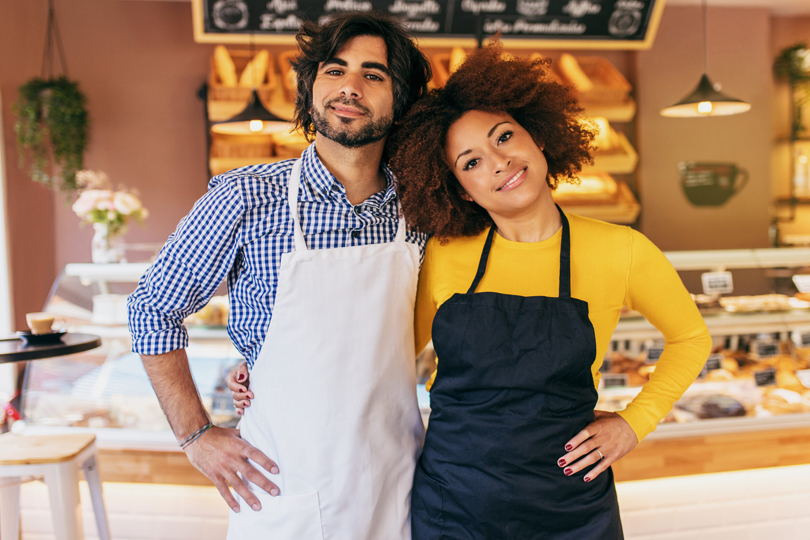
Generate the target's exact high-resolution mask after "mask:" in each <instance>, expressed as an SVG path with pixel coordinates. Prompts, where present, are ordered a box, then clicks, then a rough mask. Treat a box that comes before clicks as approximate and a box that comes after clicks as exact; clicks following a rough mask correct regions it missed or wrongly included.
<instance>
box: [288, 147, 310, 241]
mask: <svg viewBox="0 0 810 540" xmlns="http://www.w3.org/2000/svg"><path fill="white" fill-rule="evenodd" d="M303 163H304V158H298V159H296V160H295V163H294V164H293V168H292V173H291V174H290V181H289V185H288V186H287V204H288V205H289V207H290V214H291V215H292V218H293V236H294V237H295V250H296V251H306V250H307V243H306V241H305V240H304V233H303V232H302V231H301V222H300V220H299V218H298V187H299V186H300V185H301V169H302V167H303Z"/></svg>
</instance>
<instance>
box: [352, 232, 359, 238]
mask: <svg viewBox="0 0 810 540" xmlns="http://www.w3.org/2000/svg"><path fill="white" fill-rule="evenodd" d="M352 238H360V231H352Z"/></svg>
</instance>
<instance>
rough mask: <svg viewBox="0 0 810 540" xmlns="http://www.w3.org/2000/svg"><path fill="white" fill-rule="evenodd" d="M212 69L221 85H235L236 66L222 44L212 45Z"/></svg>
mask: <svg viewBox="0 0 810 540" xmlns="http://www.w3.org/2000/svg"><path fill="white" fill-rule="evenodd" d="M214 71H215V73H216V76H217V78H219V80H220V82H221V83H222V86H236V66H235V65H234V64H233V59H232V58H231V55H230V54H229V53H228V49H226V48H225V47H223V46H222V45H217V46H216V47H214Z"/></svg>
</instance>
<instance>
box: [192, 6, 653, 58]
mask: <svg viewBox="0 0 810 540" xmlns="http://www.w3.org/2000/svg"><path fill="white" fill-rule="evenodd" d="M192 1H193V4H192V5H193V16H194V39H195V41H197V42H199V43H247V42H248V41H249V39H253V41H254V42H255V43H259V44H262V43H264V44H294V43H295V40H294V35H295V33H296V31H297V30H298V28H299V27H300V26H301V24H302V23H303V22H304V21H305V20H310V21H324V20H328V18H329V17H333V16H335V15H336V14H339V13H341V12H345V11H370V10H378V11H382V12H385V13H390V14H391V15H394V16H396V17H399V18H400V19H402V21H403V22H404V23H405V25H406V26H407V27H408V28H410V30H411V31H412V32H414V33H415V34H416V35H417V36H418V38H419V43H420V44H422V45H428V46H441V45H461V46H471V45H475V43H476V42H475V38H476V36H479V34H480V35H482V36H483V37H491V36H494V35H495V34H496V33H498V32H500V33H501V35H502V38H503V42H504V45H505V46H507V47H515V48H588V49H649V48H650V47H651V46H652V42H653V39H654V38H655V32H656V30H657V28H658V23H659V21H660V19H661V14H662V12H663V9H664V2H665V0H192Z"/></svg>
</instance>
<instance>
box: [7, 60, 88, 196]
mask: <svg viewBox="0 0 810 540" xmlns="http://www.w3.org/2000/svg"><path fill="white" fill-rule="evenodd" d="M86 104H87V98H86V97H85V96H84V94H82V92H81V90H79V84H78V83H77V82H74V81H71V80H69V79H68V78H67V77H64V76H62V77H58V78H56V79H41V78H38V77H37V78H34V79H31V80H30V81H28V82H27V83H25V84H23V85H22V86H20V96H19V98H18V99H17V101H16V102H15V103H14V105H13V106H12V111H13V112H14V114H15V115H16V116H17V121H16V123H15V124H14V130H15V132H16V133H17V144H18V146H19V148H20V166H21V167H22V166H24V165H25V162H26V160H27V158H28V156H29V155H30V160H31V167H30V174H31V178H32V179H33V180H35V181H37V182H41V183H43V184H45V185H46V186H48V187H50V188H51V189H57V190H61V191H66V192H68V193H72V192H74V191H75V190H76V188H77V187H78V186H77V185H76V171H79V170H81V169H83V168H84V152H85V150H86V148H87V142H88V138H89V119H88V115H87V109H86ZM51 162H53V165H55V166H57V167H58V168H59V169H61V174H57V175H55V174H53V173H52V163H51Z"/></svg>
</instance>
